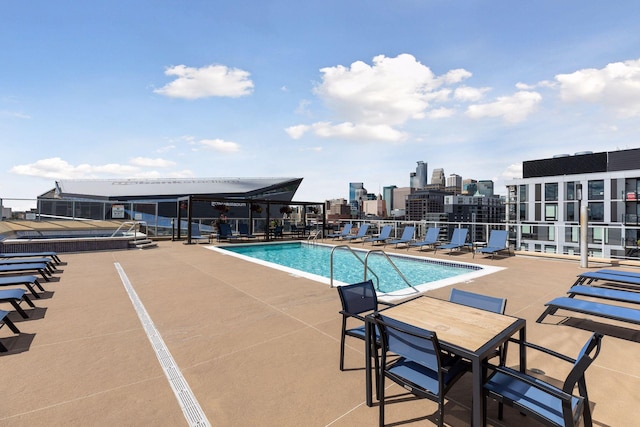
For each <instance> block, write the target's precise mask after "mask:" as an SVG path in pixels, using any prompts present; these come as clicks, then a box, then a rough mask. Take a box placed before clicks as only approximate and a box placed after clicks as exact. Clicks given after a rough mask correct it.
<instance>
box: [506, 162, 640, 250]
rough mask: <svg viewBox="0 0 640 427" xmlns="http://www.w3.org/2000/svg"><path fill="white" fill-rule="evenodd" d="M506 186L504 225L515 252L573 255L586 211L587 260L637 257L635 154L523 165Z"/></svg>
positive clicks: (639, 172)
mask: <svg viewBox="0 0 640 427" xmlns="http://www.w3.org/2000/svg"><path fill="white" fill-rule="evenodd" d="M522 166H523V167H522V178H521V179H515V180H514V183H513V184H512V185H508V186H507V190H508V196H507V220H508V221H509V222H510V223H511V224H515V225H516V227H515V230H516V234H517V239H516V240H517V243H516V244H517V246H518V248H519V249H521V250H526V251H533V252H546V253H558V254H569V255H577V254H579V250H580V249H579V235H580V229H579V225H580V210H581V209H580V207H581V206H582V205H581V204H583V205H584V206H586V207H587V219H588V230H589V235H588V250H589V256H595V257H604V258H628V257H634V258H635V257H638V254H639V251H638V249H639V244H640V240H639V239H640V233H639V232H638V227H639V226H640V222H639V221H638V217H639V216H640V203H639V202H638V193H640V149H631V150H619V151H611V152H602V153H592V152H579V153H575V154H574V155H568V154H561V155H557V156H554V157H553V158H550V159H540V160H531V161H525V162H523V164H522Z"/></svg>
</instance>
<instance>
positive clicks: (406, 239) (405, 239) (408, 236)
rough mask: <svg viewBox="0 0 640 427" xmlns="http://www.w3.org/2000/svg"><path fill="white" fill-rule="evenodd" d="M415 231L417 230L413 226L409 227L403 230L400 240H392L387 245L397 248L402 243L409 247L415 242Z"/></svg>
mask: <svg viewBox="0 0 640 427" xmlns="http://www.w3.org/2000/svg"><path fill="white" fill-rule="evenodd" d="M415 231H416V228H415V227H414V226H413V225H407V226H406V227H405V228H404V230H402V236H400V238H399V239H394V240H390V241H389V242H387V244H389V245H396V248H397V247H398V245H399V244H401V243H404V244H406V245H408V244H409V243H410V242H411V241H412V240H413V233H414V232H415Z"/></svg>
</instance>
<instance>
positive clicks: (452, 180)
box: [446, 173, 462, 194]
mask: <svg viewBox="0 0 640 427" xmlns="http://www.w3.org/2000/svg"><path fill="white" fill-rule="evenodd" d="M446 188H447V190H449V191H451V192H453V193H454V194H460V193H462V177H461V176H460V175H456V174H455V173H452V174H451V175H449V176H448V177H447V187H446Z"/></svg>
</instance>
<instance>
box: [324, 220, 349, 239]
mask: <svg viewBox="0 0 640 427" xmlns="http://www.w3.org/2000/svg"><path fill="white" fill-rule="evenodd" d="M351 228H353V224H351V223H347V224H345V225H344V227H343V228H342V231H341V232H339V233H330V234H327V238H331V239H340V238H343V237H346V236H348V235H349V234H351Z"/></svg>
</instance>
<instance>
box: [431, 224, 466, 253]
mask: <svg viewBox="0 0 640 427" xmlns="http://www.w3.org/2000/svg"><path fill="white" fill-rule="evenodd" d="M468 234H469V229H468V228H456V229H454V230H453V235H452V236H451V240H450V241H449V243H446V244H444V245H440V246H436V247H435V251H434V253H435V252H437V251H438V249H449V253H451V250H453V249H460V248H462V247H464V246H466V244H467V235H468Z"/></svg>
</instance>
